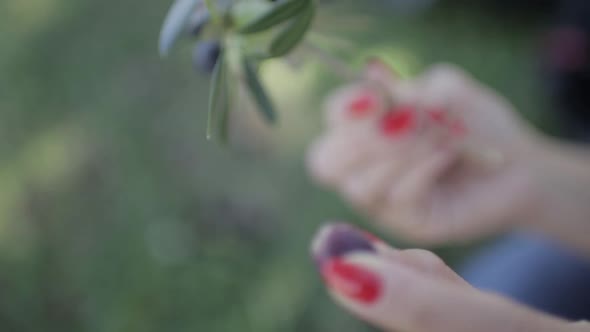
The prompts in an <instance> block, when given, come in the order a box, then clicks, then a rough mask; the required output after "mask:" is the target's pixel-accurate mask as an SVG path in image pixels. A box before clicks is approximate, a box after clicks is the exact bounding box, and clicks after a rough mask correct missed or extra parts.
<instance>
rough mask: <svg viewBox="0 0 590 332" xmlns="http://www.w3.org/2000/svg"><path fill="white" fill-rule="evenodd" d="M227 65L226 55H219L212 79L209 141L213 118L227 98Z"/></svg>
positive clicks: (208, 124)
mask: <svg viewBox="0 0 590 332" xmlns="http://www.w3.org/2000/svg"><path fill="white" fill-rule="evenodd" d="M225 67H226V64H225V54H224V52H222V53H221V54H220V55H219V59H218V60H217V63H215V67H214V68H213V76H212V77H211V90H210V91H209V110H208V112H207V139H211V136H212V135H211V133H212V131H213V117H214V115H215V113H216V112H217V111H218V110H219V107H220V106H221V105H222V104H223V103H224V101H223V100H224V99H225V98H226V97H227V91H226V90H227V83H226V73H225V72H226V68H225Z"/></svg>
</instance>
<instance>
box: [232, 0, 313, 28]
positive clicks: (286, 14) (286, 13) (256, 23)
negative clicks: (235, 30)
mask: <svg viewBox="0 0 590 332" xmlns="http://www.w3.org/2000/svg"><path fill="white" fill-rule="evenodd" d="M309 2H311V0H288V1H285V2H281V3H279V4H278V5H276V6H275V7H273V8H272V9H271V10H269V11H268V12H266V13H264V14H263V15H261V16H260V17H258V18H256V19H254V20H253V21H252V22H250V23H248V24H247V25H245V26H244V27H242V28H241V29H240V30H239V32H240V33H244V34H248V33H256V32H260V31H263V30H266V29H269V28H272V27H273V26H275V25H277V24H280V23H282V22H285V21H286V20H288V19H290V18H292V17H293V16H295V15H297V14H299V13H300V12H301V11H302V10H303V9H304V8H305V7H306V6H307V4H308V3H309Z"/></svg>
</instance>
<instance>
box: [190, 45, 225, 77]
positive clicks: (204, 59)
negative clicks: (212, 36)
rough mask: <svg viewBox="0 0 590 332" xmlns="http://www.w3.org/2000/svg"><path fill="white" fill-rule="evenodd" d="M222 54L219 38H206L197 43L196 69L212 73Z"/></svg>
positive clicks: (195, 54) (194, 56)
mask: <svg viewBox="0 0 590 332" xmlns="http://www.w3.org/2000/svg"><path fill="white" fill-rule="evenodd" d="M220 54H221V45H220V43H219V41H217V40H204V41H200V42H198V43H197V45H196V46H195V48H194V50H193V66H194V67H195V69H197V70H199V71H201V72H204V73H207V74H210V73H211V72H213V68H215V64H216V63H217V60H218V59H219V55H220Z"/></svg>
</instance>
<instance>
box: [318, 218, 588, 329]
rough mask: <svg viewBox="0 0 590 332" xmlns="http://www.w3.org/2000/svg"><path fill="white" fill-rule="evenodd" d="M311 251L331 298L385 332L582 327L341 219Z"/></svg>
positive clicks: (326, 229) (324, 231)
mask: <svg viewBox="0 0 590 332" xmlns="http://www.w3.org/2000/svg"><path fill="white" fill-rule="evenodd" d="M312 255H313V257H314V259H315V261H316V263H317V264H318V268H319V269H320V271H321V274H322V277H323V279H324V281H325V283H326V285H327V287H328V289H329V291H330V294H331V295H332V297H333V298H334V299H335V301H336V302H337V303H339V304H340V305H342V306H343V307H344V308H346V309H347V310H348V311H350V312H351V313H353V314H354V315H356V316H357V317H359V318H360V319H363V320H365V321H367V322H369V323H371V324H373V325H375V326H377V327H380V328H382V329H383V330H385V331H407V332H430V331H439V332H486V331H489V332H499V331H502V332H511V331H514V332H517V331H518V332H522V331H531V332H532V331H534V332H543V331H564V332H567V331H571V332H574V331H590V327H589V325H587V324H585V323H571V322H567V321H564V320H561V319H558V318H555V317H551V316H549V315H546V314H543V313H540V312H535V311H533V310H530V309H528V308H525V307H524V306H521V305H518V304H516V303H513V302H511V301H509V300H507V299H505V298H502V297H499V296H497V295H494V294H489V293H485V292H481V291H479V290H476V289H475V288H473V287H471V286H470V285H469V284H467V283H466V282H465V281H464V280H463V279H461V278H460V277H459V276H458V275H457V274H455V273H454V272H453V271H452V270H451V269H450V268H449V267H448V266H447V265H445V264H444V262H443V261H442V260H440V259H439V258H438V257H437V256H436V255H434V254H432V253H431V252H429V251H425V250H417V249H410V250H396V249H393V248H391V247H389V246H388V245H387V244H385V243H384V242H382V241H380V240H378V239H376V238H374V237H373V236H371V235H369V234H367V233H365V232H362V231H360V230H357V229H356V228H353V227H352V226H349V225H346V224H333V225H328V226H325V227H324V228H323V229H322V230H321V231H320V232H319V233H318V235H317V236H316V238H315V240H314V242H313V247H312Z"/></svg>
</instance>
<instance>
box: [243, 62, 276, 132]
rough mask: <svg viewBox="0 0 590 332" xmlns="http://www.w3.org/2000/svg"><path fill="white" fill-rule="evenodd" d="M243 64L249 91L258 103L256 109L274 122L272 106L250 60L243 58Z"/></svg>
mask: <svg viewBox="0 0 590 332" xmlns="http://www.w3.org/2000/svg"><path fill="white" fill-rule="evenodd" d="M243 66H244V74H245V75H246V83H247V85H248V88H249V90H250V93H251V94H252V97H253V98H254V100H255V101H256V103H257V104H258V109H259V110H260V112H261V113H262V116H264V118H266V120H267V121H268V122H270V123H274V122H275V121H276V116H275V110H274V106H273V104H272V102H271V100H270V98H268V95H267V94H266V92H265V91H264V87H263V86H262V84H261V83H260V80H259V78H258V74H257V73H256V70H255V69H254V67H253V65H252V63H251V62H250V60H249V59H247V58H244V59H243Z"/></svg>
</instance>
